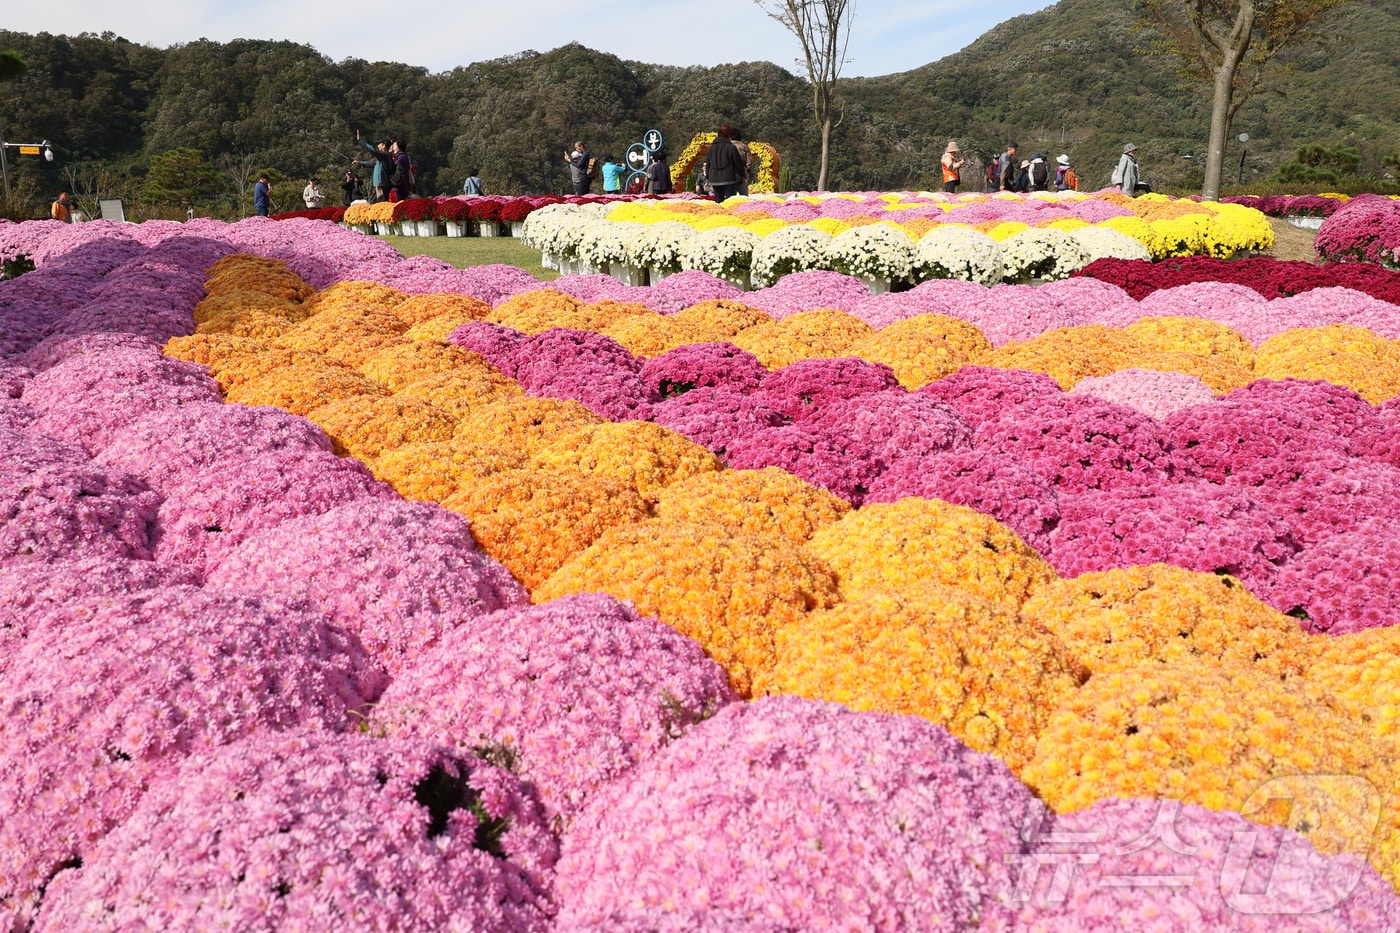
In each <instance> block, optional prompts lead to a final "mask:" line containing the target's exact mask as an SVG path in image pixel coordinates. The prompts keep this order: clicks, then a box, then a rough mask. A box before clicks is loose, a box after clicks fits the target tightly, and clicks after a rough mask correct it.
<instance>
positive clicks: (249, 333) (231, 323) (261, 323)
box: [195, 309, 296, 338]
mask: <svg viewBox="0 0 1400 933" xmlns="http://www.w3.org/2000/svg"><path fill="white" fill-rule="evenodd" d="M294 326H296V322H295V321H294V320H292V319H290V318H286V317H282V316H280V315H276V314H269V313H267V312H266V311H258V310H252V309H248V310H233V309H230V310H227V311H220V312H218V313H217V314H214V315H212V316H210V317H208V318H206V319H205V320H204V322H203V323H201V324H200V325H199V326H198V327H197V328H195V330H196V331H197V332H198V333H201V334H230V335H232V336H235V337H263V338H272V337H279V336H281V335H282V334H285V333H286V332H287V331H289V330H291V329H292V328H293V327H294Z"/></svg>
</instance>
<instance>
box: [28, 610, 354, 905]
mask: <svg viewBox="0 0 1400 933" xmlns="http://www.w3.org/2000/svg"><path fill="white" fill-rule="evenodd" d="M381 688H382V677H381V675H379V674H378V672H377V671H375V670H374V669H373V668H371V667H369V666H368V662H367V661H366V659H365V657H364V654H363V652H361V650H360V649H359V646H358V645H357V644H355V643H354V641H353V640H352V639H350V638H349V636H347V635H346V634H345V633H344V632H342V631H340V630H339V629H335V628H333V627H331V626H329V625H327V624H326V622H325V620H324V619H323V618H322V617H321V616H318V615H314V614H310V613H305V612H296V611H292V610H288V609H285V608H278V607H273V606H270V605H265V604H264V603H262V602H261V601H259V600H256V599H252V598H242V597H233V596H227V595H221V594H216V593H209V592H206V591H203V590H200V589H197V588H195V587H189V586H176V587H163V588H157V589H151V590H147V591H144V592H139V593H136V594H133V595H130V596H123V595H115V596H114V595H105V596H93V597H87V598H85V599H79V600H76V601H73V602H68V603H65V604H63V605H61V606H56V607H53V608H52V609H51V611H49V612H47V613H46V614H45V615H44V617H43V618H42V619H41V620H39V621H38V622H37V623H36V624H34V625H33V627H32V628H31V630H30V632H29V636H28V638H26V639H25V641H24V643H23V644H22V645H21V646H19V647H18V649H17V650H16V651H15V652H14V654H13V655H12V656H11V657H10V658H9V663H8V664H7V666H6V669H5V671H4V674H3V679H2V680H0V698H2V699H0V749H3V751H0V757H2V758H3V760H0V899H4V898H14V899H15V900H16V902H17V903H22V902H26V901H32V899H33V898H34V897H36V896H37V895H38V893H39V892H40V891H41V890H42V888H43V887H44V885H45V884H46V883H47V881H48V880H49V878H50V877H51V876H52V875H53V873H54V872H55V871H57V870H58V869H59V867H60V866H61V865H62V864H63V863H65V862H67V861H68V860H70V859H72V858H74V857H79V858H83V859H86V858H87V855H88V853H89V851H90V849H91V846H92V845H93V844H94V843H95V842H97V840H99V839H100V838H101V837H102V836H103V834H105V833H106V832H107V831H108V830H110V829H111V828H112V827H113V826H114V825H116V824H117V823H118V822H120V821H121V820H123V819H124V818H126V816H127V815H128V814H130V812H131V810H132V808H133V806H134V805H135V804H136V802H137V800H138V799H139V798H140V796H141V793H142V792H143V791H144V790H145V788H146V787H147V786H148V785H149V783H150V782H151V781H152V780H154V779H155V778H156V777H157V776H158V775H160V774H161V773H162V772H164V771H167V770H170V769H172V768H174V767H176V766H177V765H178V763H179V761H180V759H182V758H184V757H185V756H187V755H189V754H191V753H193V752H195V751H198V750H200V749H204V748H208V747H211V746H217V745H226V744H228V743H230V742H233V741H235V740H237V739H239V738H242V737H244V736H247V735H251V734H254V733H263V732H266V731H267V730H270V729H289V728H293V727H300V726H306V727H312V728H318V729H327V730H333V731H342V730H345V729H348V728H351V727H353V726H354V725H355V724H356V723H357V722H358V721H360V720H359V718H358V715H359V714H360V713H361V710H362V709H363V708H364V707H365V706H366V704H367V703H368V701H369V700H371V699H373V697H374V695H375V693H376V692H377V691H378V690H379V689H381Z"/></svg>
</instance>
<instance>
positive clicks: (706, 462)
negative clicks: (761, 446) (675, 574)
mask: <svg viewBox="0 0 1400 933" xmlns="http://www.w3.org/2000/svg"><path fill="white" fill-rule="evenodd" d="M530 465H531V466H533V467H535V468H537V469H546V470H574V471H576V472H579V473H590V474H593V475H596V476H609V477H612V478H613V479H616V480H620V481H621V482H624V483H626V484H627V485H629V486H631V487H632V488H633V489H635V490H637V492H638V493H639V494H640V495H641V497H642V498H643V499H646V500H647V501H649V502H650V501H654V500H655V499H656V497H657V496H658V495H660V493H661V491H662V490H663V489H665V488H666V487H667V486H669V485H671V484H672V483H676V482H679V481H680V480H683V479H687V478H689V477H692V476H695V475H697V474H701V473H714V472H716V471H717V470H719V469H721V468H722V467H723V463H722V462H721V461H720V459H719V457H716V456H715V455H714V454H713V453H711V452H710V451H709V450H707V449H706V448H704V447H701V446H700V445H699V444H697V443H695V442H694V441H692V440H691V439H690V438H688V437H686V436H685V435H683V434H677V433H676V432H675V431H672V430H671V429H670V428H663V427H662V426H661V425H659V424H652V423H651V422H649V421H616V422H613V421H605V422H603V423H601V424H592V425H587V426H584V427H580V428H575V429H574V430H572V431H568V432H565V433H562V434H560V435H559V436H558V437H557V438H556V439H555V440H554V441H553V442H552V443H549V444H547V445H545V446H544V447H543V448H541V449H540V450H539V452H538V453H536V454H535V455H534V457H532V458H531V460H530Z"/></svg>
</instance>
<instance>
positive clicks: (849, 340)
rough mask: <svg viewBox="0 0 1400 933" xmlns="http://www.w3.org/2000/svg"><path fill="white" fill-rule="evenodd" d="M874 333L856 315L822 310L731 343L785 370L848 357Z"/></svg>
mask: <svg viewBox="0 0 1400 933" xmlns="http://www.w3.org/2000/svg"><path fill="white" fill-rule="evenodd" d="M874 333H875V330H874V328H872V327H871V326H870V325H869V324H867V323H865V322H864V321H862V320H861V319H860V318H858V317H856V316H855V315H852V314H847V313H846V312H844V311H834V310H831V309H829V308H822V309H818V310H816V311H801V312H799V313H797V314H791V315H788V316H787V317H785V318H783V319H782V320H781V321H774V322H772V323H770V324H760V325H758V326H757V327H750V328H748V329H746V330H744V331H743V332H741V333H739V334H738V335H737V336H735V337H733V338H732V341H731V342H732V343H733V344H734V345H735V346H737V347H739V348H740V349H742V350H747V351H749V352H750V353H752V354H753V355H754V356H756V357H758V361H759V362H760V363H762V364H763V365H764V366H766V367H768V368H769V369H781V368H782V367H784V366H788V365H791V364H792V363H796V362H798V361H799V360H808V359H818V358H832V357H837V356H847V355H849V352H850V348H851V347H852V346H854V345H855V344H857V343H859V342H861V341H863V340H866V339H869V338H870V337H871V336H873V335H874Z"/></svg>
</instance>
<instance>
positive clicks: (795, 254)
mask: <svg viewBox="0 0 1400 933" xmlns="http://www.w3.org/2000/svg"><path fill="white" fill-rule="evenodd" d="M830 247H831V234H829V233H826V232H825V231H822V230H818V229H817V228H816V227H810V226H807V225H806V224H791V225H789V226H786V227H783V228H782V229H780V230H774V231H773V232H772V233H770V234H768V235H767V236H766V237H764V238H763V240H762V242H760V243H759V244H758V246H756V247H754V251H753V284H754V287H755V288H766V287H768V286H769V285H773V284H774V283H776V282H777V281H778V279H780V278H782V277H783V276H785V275H791V274H792V273H794V272H807V271H809V270H811V269H825V268H827V267H828V265H829V264H830V262H831V259H830V255H829V250H830Z"/></svg>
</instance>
